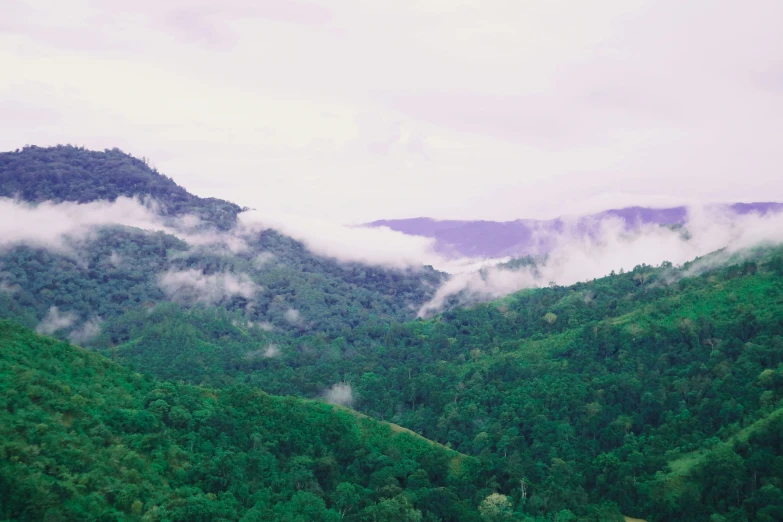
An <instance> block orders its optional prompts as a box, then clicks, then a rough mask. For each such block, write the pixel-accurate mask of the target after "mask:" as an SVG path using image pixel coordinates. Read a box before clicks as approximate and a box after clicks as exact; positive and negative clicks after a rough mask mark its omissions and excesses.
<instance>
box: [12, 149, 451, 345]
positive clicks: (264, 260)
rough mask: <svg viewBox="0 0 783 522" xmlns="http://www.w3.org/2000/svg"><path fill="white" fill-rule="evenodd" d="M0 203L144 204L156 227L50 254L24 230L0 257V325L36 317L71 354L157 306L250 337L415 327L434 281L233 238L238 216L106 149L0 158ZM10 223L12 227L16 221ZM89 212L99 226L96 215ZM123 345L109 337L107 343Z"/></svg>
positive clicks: (66, 245)
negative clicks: (75, 342)
mask: <svg viewBox="0 0 783 522" xmlns="http://www.w3.org/2000/svg"><path fill="white" fill-rule="evenodd" d="M0 195H5V196H11V195H13V196H15V197H20V198H22V199H23V200H24V201H29V202H31V203H42V202H49V203H59V202H74V203H88V202H90V201H95V200H100V201H112V200H115V201H116V200H119V198H122V197H134V198H139V199H143V198H153V200H154V205H152V208H153V209H154V210H156V211H157V212H159V214H160V220H158V221H155V222H153V223H151V224H147V225H146V226H148V227H149V228H146V229H142V228H137V227H135V226H121V225H117V224H114V223H112V222H111V219H108V220H105V219H104V220H102V221H101V222H100V223H98V224H95V225H92V226H91V227H89V230H88V233H82V234H81V235H79V234H74V236H75V237H71V236H70V235H68V234H65V235H64V236H63V237H62V238H58V241H56V242H54V241H52V240H51V238H47V239H48V242H47V241H43V240H40V239H38V238H39V236H40V234H38V235H35V234H32V232H36V234H37V231H35V230H31V231H30V232H31V235H32V236H34V237H33V238H32V239H30V240H27V239H26V238H25V237H24V235H22V236H20V238H19V239H18V240H17V241H12V242H10V243H8V244H5V245H4V246H3V248H2V249H0V313H2V314H3V315H4V316H6V317H14V318H16V319H17V320H19V321H21V322H22V323H23V324H25V325H27V326H29V327H31V328H35V327H36V326H39V327H40V325H41V324H42V322H43V321H45V319H46V318H47V317H49V318H52V319H59V322H57V321H53V322H52V323H51V324H53V325H55V326H56V327H54V329H53V330H51V333H56V334H58V335H60V336H63V337H65V336H68V335H71V336H72V338H78V339H79V340H80V342H82V343H89V340H88V339H85V338H84V336H83V335H81V332H83V330H84V328H87V329H88V330H89V329H90V328H92V330H93V331H95V330H96V327H95V326H96V325H97V323H98V322H105V321H108V320H110V319H115V318H118V317H120V316H122V315H123V314H131V315H133V314H135V313H142V314H148V313H149V311H150V309H152V308H154V307H156V306H157V305H158V304H161V303H178V304H180V305H182V306H184V307H186V308H191V307H194V306H195V307H198V306H209V305H220V307H221V309H225V310H228V311H230V312H232V313H234V315H235V317H234V318H233V319H234V320H235V321H242V322H243V324H245V325H249V324H255V325H256V328H257V330H258V331H259V332H261V333H260V334H259V335H266V333H268V332H266V333H265V331H268V330H276V331H282V332H289V333H294V334H300V333H305V332H308V331H321V332H329V333H331V334H335V335H338V334H339V332H341V331H342V330H343V329H345V328H351V327H353V326H356V325H357V324H359V323H360V322H361V323H373V322H384V321H388V320H389V319H395V320H403V319H413V318H415V316H416V310H417V309H418V308H419V307H420V306H421V305H422V304H423V303H425V302H426V301H427V300H428V299H430V297H431V296H432V295H433V293H434V291H435V289H436V288H437V286H438V285H439V284H440V283H441V282H442V281H443V280H444V278H445V274H443V273H441V272H437V271H435V270H433V269H431V268H425V267H422V268H420V269H386V268H383V267H378V266H371V265H366V264H361V263H345V262H340V261H338V260H336V259H332V258H327V257H321V256H318V255H315V254H313V253H312V252H310V251H309V250H308V249H307V248H306V247H305V245H303V244H302V243H301V242H299V241H296V240H294V239H292V238H290V237H287V236H285V235H283V234H280V233H278V232H276V231H275V230H272V229H261V230H258V231H252V232H247V233H244V234H243V235H242V236H241V237H240V236H238V235H237V234H238V232H236V230H237V229H236V227H235V225H236V221H237V215H239V213H240V212H241V211H242V209H240V208H239V207H238V206H236V205H234V204H232V203H228V202H225V201H221V200H216V199H211V198H199V197H197V196H194V195H192V194H190V193H188V192H187V191H186V190H185V189H184V188H182V187H180V186H179V185H177V184H176V183H174V182H173V181H172V180H170V179H169V178H167V177H165V176H163V175H161V174H159V173H157V172H156V171H154V170H153V169H151V168H150V167H148V166H147V164H146V163H145V162H143V161H141V160H138V159H136V158H133V157H132V156H130V155H127V154H124V153H122V152H120V151H118V150H116V149H113V150H107V151H105V152H95V151H89V150H86V149H81V148H76V147H64V146H60V147H52V148H39V147H27V148H25V149H23V150H21V151H18V152H10V153H2V154H0ZM124 210H125V208H124V207H122V208H119V211H124ZM70 211H71V209H69V212H70ZM13 212H16V213H15V214H12V216H17V217H16V218H15V219H20V218H19V217H18V216H19V215H20V214H19V213H18V212H19V211H18V209H14V210H13ZM91 212H93V214H97V215H98V216H99V217H100V216H102V215H104V214H105V213H106V210H105V209H104V208H97V209H94V210H92V211H91ZM115 214H117V212H115ZM112 215H114V214H112ZM30 216H31V217H32V216H35V214H34V210H30ZM184 216H196V217H197V218H198V222H199V224H198V226H197V227H196V228H195V229H194V228H192V227H185V228H178V225H177V223H178V221H176V220H174V221H172V220H170V219H169V220H167V219H168V218H171V217H180V218H183V217H184ZM64 217H67V216H57V217H55V218H52V217H50V216H49V215H48V214H46V213H44V214H42V217H41V218H40V219H41V220H43V221H41V222H39V221H38V220H35V219H33V221H35V222H34V224H33V225H31V227H30V228H37V229H41V228H43V229H47V228H57V225H59V223H53V222H50V221H52V219H57V218H64ZM120 217H121V216H120ZM157 217H158V214H156V215H155V216H153V218H154V219H157ZM47 220H48V221H47ZM21 225H25V224H22V223H20V227H18V228H19V229H20V230H24V229H25V226H21ZM232 227H234V228H232ZM235 243H240V245H239V248H234V246H233V245H234V244H235ZM58 314H59V315H58ZM48 328H49V327H48V326H47V327H45V328H44V329H48ZM74 336H75V337H74ZM127 340H129V339H127V338H126V337H123V336H122V334H120V333H117V335H116V336H115V337H113V338H112V342H113V343H120V342H124V341H127Z"/></svg>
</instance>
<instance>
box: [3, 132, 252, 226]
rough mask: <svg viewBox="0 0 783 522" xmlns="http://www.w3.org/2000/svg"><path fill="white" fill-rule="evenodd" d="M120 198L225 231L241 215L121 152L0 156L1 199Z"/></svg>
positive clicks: (41, 150)
mask: <svg viewBox="0 0 783 522" xmlns="http://www.w3.org/2000/svg"><path fill="white" fill-rule="evenodd" d="M121 196H126V197H134V196H137V197H150V198H153V199H155V200H156V201H158V202H160V203H162V204H163V207H162V211H163V212H164V213H166V214H169V215H176V214H193V215H197V216H199V217H200V218H202V219H204V220H205V221H209V222H211V223H213V224H214V225H216V226H217V227H219V228H221V229H224V230H227V229H229V228H231V227H232V226H233V225H234V223H235V222H236V216H237V214H238V213H239V212H240V211H241V210H242V209H241V208H240V207H239V206H238V205H235V204H233V203H229V202H228V201H223V200H220V199H215V198H200V197H198V196H194V195H193V194H190V193H189V192H188V191H187V190H185V189H184V188H182V187H181V186H179V185H177V184H176V183H175V182H174V181H173V180H172V179H170V178H167V177H166V176H164V175H162V174H160V173H158V171H157V170H154V169H152V168H151V167H150V166H149V165H148V164H147V163H146V162H145V161H143V160H140V159H137V158H134V157H133V156H130V155H128V154H126V153H124V152H122V151H120V150H119V149H111V150H106V151H103V152H98V151H90V150H87V149H84V148H81V147H73V146H63V145H59V146H57V147H35V146H30V147H25V148H24V149H21V150H18V151H15V152H2V153H0V197H7V198H19V199H21V200H23V201H29V202H34V203H36V202H37V203H40V202H42V201H53V202H57V203H59V202H63V201H74V202H77V203H87V202H90V201H99V200H106V201H114V200H116V199H117V198H118V197H121Z"/></svg>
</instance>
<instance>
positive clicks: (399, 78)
mask: <svg viewBox="0 0 783 522" xmlns="http://www.w3.org/2000/svg"><path fill="white" fill-rule="evenodd" d="M1 11H2V14H0V121H1V122H2V124H0V149H2V150H13V149H16V148H18V147H21V146H23V145H25V144H36V145H52V144H57V143H71V144H77V145H83V146H86V147H88V148H95V149H103V148H110V147H115V146H116V147H119V148H121V149H123V150H125V151H126V152H130V153H132V154H133V155H135V156H139V157H141V156H146V157H148V158H150V160H151V162H152V163H153V164H154V165H155V166H156V167H157V168H158V169H159V170H160V171H161V172H163V173H164V174H167V175H169V176H171V177H173V178H174V179H175V180H176V181H177V182H178V183H180V184H182V185H184V186H185V187H186V188H187V189H189V190H190V191H192V192H195V193H196V194H199V195H202V196H216V197H222V198H225V199H229V200H232V201H235V202H237V203H239V204H242V205H249V206H252V207H256V208H259V209H260V208H263V209H265V210H266V211H271V212H286V213H292V214H298V215H304V216H307V217H315V218H323V219H328V220H335V221H340V222H344V223H356V222H363V221H369V220H374V219H380V218H401V217H415V216H423V215H427V216H433V217H439V218H461V219H470V218H482V219H499V220H508V219H515V218H520V217H550V216H552V215H556V214H560V213H563V212H580V211H592V210H597V209H599V208H604V207H617V206H623V205H628V204H632V203H642V204H656V205H665V204H672V203H679V202H684V201H751V200H756V201H759V200H760V201H770V200H778V201H783V172H781V170H782V169H781V165H782V164H783V145H781V137H783V31H781V30H780V22H781V20H783V1H781V0H748V1H744V2H740V1H739V0H735V1H729V0H687V1H683V0H651V1H635V0H611V1H610V0H606V1H602V0H596V1H590V2H586V1H585V2H582V1H575V0H562V1H560V0H481V1H478V0H476V1H467V0H465V1H460V0H417V1H415V2H414V1H401V0H371V1H370V0H365V1H360V0H330V1H326V0H323V1H321V0H317V1H308V0H296V1H288V0H275V1H273V0H253V1H251V0H247V1H244V0H181V1H180V0H134V1H132V2H129V1H125V0H122V1H119V0H94V1H90V0H68V1H63V0H2V10H1Z"/></svg>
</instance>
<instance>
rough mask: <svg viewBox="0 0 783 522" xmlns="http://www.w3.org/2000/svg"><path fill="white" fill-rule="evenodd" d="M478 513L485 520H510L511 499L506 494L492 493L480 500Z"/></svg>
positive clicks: (488, 521) (495, 521)
mask: <svg viewBox="0 0 783 522" xmlns="http://www.w3.org/2000/svg"><path fill="white" fill-rule="evenodd" d="M479 513H480V514H481V518H483V519H484V520H485V521H486V522H503V521H506V520H511V515H512V506H511V501H510V500H509V499H508V497H507V496H506V495H501V494H500V493H492V494H491V495H489V496H488V497H487V498H485V499H484V500H483V501H482V502H481V505H480V506H479Z"/></svg>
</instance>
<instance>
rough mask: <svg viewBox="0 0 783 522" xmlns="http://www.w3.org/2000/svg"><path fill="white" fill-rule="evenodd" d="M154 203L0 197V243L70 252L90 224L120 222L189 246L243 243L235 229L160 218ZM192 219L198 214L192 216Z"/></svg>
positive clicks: (240, 247) (237, 247) (114, 259)
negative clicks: (221, 229) (199, 227)
mask: <svg viewBox="0 0 783 522" xmlns="http://www.w3.org/2000/svg"><path fill="white" fill-rule="evenodd" d="M158 207H159V205H158V203H157V202H156V201H154V200H151V199H147V200H146V201H145V202H143V203H142V202H141V201H139V199H137V198H127V197H120V198H117V199H116V200H115V201H113V202H109V201H94V202H90V203H75V202H62V203H53V202H48V201H46V202H43V203H39V204H30V203H26V202H23V201H17V200H13V199H9V198H0V247H8V246H13V245H17V244H27V245H33V246H39V247H44V248H49V249H52V250H56V251H59V252H62V253H74V245H73V242H74V241H80V240H85V239H89V238H90V237H91V234H92V233H93V231H94V230H95V228H96V227H102V226H108V225H123V226H129V227H135V228H139V229H142V230H148V231H163V232H166V233H168V234H172V235H174V236H177V237H179V238H180V239H182V240H183V241H185V242H187V243H188V244H190V245H193V246H204V245H222V246H225V247H226V248H228V249H229V251H231V252H234V253H236V252H241V251H244V250H245V249H246V248H247V245H246V244H245V242H244V240H243V239H242V238H241V237H240V236H238V235H236V234H226V233H220V232H217V231H215V230H196V229H195V228H194V227H193V226H192V225H191V226H190V228H183V227H184V224H185V223H187V222H190V220H188V219H187V218H188V216H183V217H180V218H174V219H170V220H167V219H164V218H163V217H161V216H160V215H159V214H158ZM194 219H198V218H194ZM109 262H110V263H112V264H114V265H115V266H116V265H117V264H118V263H119V262H121V258H120V257H119V255H117V254H116V253H115V252H113V253H112V254H111V256H110V257H109Z"/></svg>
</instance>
